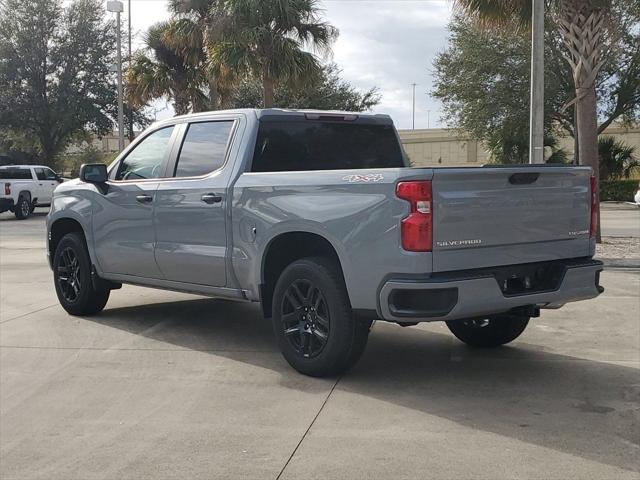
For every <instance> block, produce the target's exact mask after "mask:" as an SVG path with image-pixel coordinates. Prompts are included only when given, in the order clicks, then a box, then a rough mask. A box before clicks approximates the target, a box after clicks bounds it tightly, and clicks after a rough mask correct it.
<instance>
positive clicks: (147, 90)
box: [127, 22, 209, 115]
mask: <svg viewBox="0 0 640 480" xmlns="http://www.w3.org/2000/svg"><path fill="white" fill-rule="evenodd" d="M170 28H172V24H171V22H160V23H157V24H155V25H153V26H152V27H151V28H150V29H149V31H148V32H147V34H146V35H145V38H144V41H145V45H146V48H145V49H144V50H143V51H141V52H138V53H136V54H135V55H134V58H133V61H132V62H131V67H130V69H129V71H128V72H127V96H128V100H129V102H130V103H131V105H133V106H134V107H141V106H144V105H146V104H147V103H149V102H150V101H152V100H154V99H156V98H161V97H166V98H168V99H169V100H173V102H174V109H175V111H176V114H178V115H181V114H185V113H189V111H191V110H194V111H200V110H204V109H206V107H207V105H208V101H209V99H208V97H207V95H206V93H205V92H204V91H203V89H202V86H203V85H205V84H206V78H205V76H204V73H203V71H202V70H201V69H199V68H198V63H197V62H195V61H193V57H189V55H184V54H179V53H177V52H176V51H175V49H173V48H172V47H171V46H170V45H169V44H168V43H167V41H166V32H167V31H168V30H169V29H170ZM193 55H195V53H194V54H193Z"/></svg>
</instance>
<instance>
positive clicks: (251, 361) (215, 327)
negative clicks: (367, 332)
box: [0, 215, 640, 480]
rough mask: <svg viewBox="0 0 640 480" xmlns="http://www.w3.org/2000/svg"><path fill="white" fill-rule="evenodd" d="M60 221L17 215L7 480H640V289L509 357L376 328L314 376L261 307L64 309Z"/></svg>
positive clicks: (6, 402) (0, 354) (3, 405)
mask: <svg viewBox="0 0 640 480" xmlns="http://www.w3.org/2000/svg"><path fill="white" fill-rule="evenodd" d="M43 220H44V217H43V216H42V215H38V216H36V217H34V218H32V219H30V220H27V221H23V222H18V221H15V220H13V219H11V217H9V216H7V215H2V216H1V218H0V307H1V308H0V478H2V479H3V480H12V479H16V480H17V479H20V480H24V479H36V478H39V479H47V480H53V479H61V480H62V479H64V480H72V479H82V480H87V479H154V480H158V479H169V478H175V479H187V478H189V479H191V478H207V479H212V478H220V479H235V478H256V479H276V478H283V479H284V478H287V479H301V478H304V479H315V478H322V479H326V478H368V479H369V478H380V479H388V478H393V479H402V478H406V479H414V478H415V479H418V478H434V479H445V478H446V479H451V478H465V479H467V478H474V479H475V478H482V479H492V480H494V479H507V478H509V479H511V478H528V479H529V478H544V479H567V478H572V479H574V478H578V479H616V480H618V479H635V480H638V479H639V478H640V447H639V445H640V322H639V319H640V305H639V303H640V302H639V292H640V274H639V273H638V272H632V271H610V272H605V273H604V274H603V276H602V283H603V284H604V285H605V287H606V289H607V291H606V293H605V294H604V295H602V296H601V297H599V298H598V299H595V300H590V301H586V302H581V303H575V304H571V305H568V306H566V307H564V308H562V309H560V310H555V311H547V312H544V313H543V316H542V317H541V318H539V319H535V320H533V321H532V323H531V325H530V327H529V328H528V330H527V331H526V332H525V333H524V335H523V336H522V337H520V339H519V340H517V341H516V342H514V343H513V344H512V346H509V347H505V348H501V349H497V350H493V351H477V350H472V349H469V348H467V347H465V346H464V345H462V344H461V343H459V342H457V341H456V340H455V339H454V338H453V337H452V335H450V334H449V333H448V331H447V329H446V327H445V326H444V325H442V324H439V323H436V324H430V325H421V326H419V327H410V328H401V327H399V326H396V325H390V324H385V323H383V322H378V323H376V325H375V327H374V329H373V332H372V334H371V337H370V343H369V346H368V348H367V351H366V352H365V354H364V356H363V358H362V360H361V361H360V363H359V364H358V365H357V366H356V368H355V369H354V370H353V371H351V372H349V373H348V374H346V375H345V376H343V377H341V378H339V379H325V380H318V379H311V378H307V377H304V376H301V375H299V374H297V373H296V372H294V371H293V370H292V369H291V368H290V367H289V366H288V365H287V364H286V362H285V361H284V360H283V359H282V357H281V355H280V353H279V352H278V351H277V349H276V347H275V344H274V341H273V339H272V336H271V332H270V326H269V324H268V322H266V321H265V320H264V319H263V318H262V317H261V315H260V313H259V310H258V309H257V307H255V306H253V305H249V304H234V303H230V302H225V301H221V300H214V299H203V298H199V297H194V296H188V295H182V294H177V293H171V292H163V291H158V290H150V289H144V288H138V287H130V286H125V287H123V289H122V290H119V291H116V292H113V294H112V297H111V300H110V301H109V304H108V305H107V309H106V310H105V311H104V312H103V313H102V314H100V315H97V316H95V317H87V318H77V317H71V316H69V315H67V314H66V313H65V312H64V311H63V310H62V309H61V308H60V307H59V306H58V304H57V301H56V298H55V293H54V290H53V286H52V282H51V273H50V272H49V270H48V268H47V265H46V261H45V254H44V222H43Z"/></svg>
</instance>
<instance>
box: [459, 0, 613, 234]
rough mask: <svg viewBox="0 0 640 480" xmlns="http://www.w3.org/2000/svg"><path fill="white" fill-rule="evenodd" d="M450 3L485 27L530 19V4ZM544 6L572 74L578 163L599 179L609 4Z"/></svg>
mask: <svg viewBox="0 0 640 480" xmlns="http://www.w3.org/2000/svg"><path fill="white" fill-rule="evenodd" d="M453 1H454V2H455V4H456V5H457V6H458V8H460V9H462V10H463V11H464V12H466V13H467V14H469V15H472V16H474V17H476V18H478V19H479V20H480V21H481V22H482V23H484V24H485V25H496V24H503V23H509V22H516V23H517V24H520V25H526V24H527V23H528V22H529V21H530V19H531V6H532V0H453ZM546 3H547V4H548V6H549V7H550V9H551V12H552V13H553V15H554V16H555V20H556V21H557V23H558V26H559V27H558V28H559V30H560V33H561V35H562V38H563V43H564V46H565V48H566V50H567V53H566V55H565V58H566V59H567V61H568V62H569V65H570V66H571V69H572V73H573V82H574V87H575V97H574V99H573V100H572V101H571V102H569V103H568V104H567V106H568V105H571V104H575V113H576V114H575V123H576V125H575V127H576V128H575V130H576V132H577V146H578V152H579V159H580V163H582V164H584V165H589V166H590V167H591V168H592V169H593V172H594V175H595V176H596V178H599V164H598V112H597V98H596V77H597V76H598V72H599V71H600V68H601V67H602V64H603V61H602V50H603V45H604V35H605V33H606V32H605V30H606V29H605V18H606V16H607V13H608V12H609V10H610V9H611V8H612V7H611V0H608V1H607V0H546ZM598 225H600V222H599V221H598ZM599 238H600V232H598V239H599Z"/></svg>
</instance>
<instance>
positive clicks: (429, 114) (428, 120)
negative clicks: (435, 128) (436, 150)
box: [427, 110, 431, 128]
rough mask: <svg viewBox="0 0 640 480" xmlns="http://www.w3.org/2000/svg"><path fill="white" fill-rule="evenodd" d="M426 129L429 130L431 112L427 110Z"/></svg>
mask: <svg viewBox="0 0 640 480" xmlns="http://www.w3.org/2000/svg"><path fill="white" fill-rule="evenodd" d="M427 128H431V110H427Z"/></svg>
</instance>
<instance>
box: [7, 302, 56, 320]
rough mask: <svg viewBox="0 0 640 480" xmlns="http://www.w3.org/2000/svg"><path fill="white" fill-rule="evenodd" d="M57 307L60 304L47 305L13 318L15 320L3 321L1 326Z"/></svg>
mask: <svg viewBox="0 0 640 480" xmlns="http://www.w3.org/2000/svg"><path fill="white" fill-rule="evenodd" d="M56 305H58V304H57V303H52V304H51V305H47V306H46V307H42V308H39V309H37V310H34V311H32V312H29V313H24V314H22V315H18V316H17V317H13V318H8V319H7V320H2V321H1V322H0V325H1V324H4V323H8V322H10V321H12V320H18V319H19V318H22V317H26V316H28V315H31V314H32V313H38V312H41V311H43V310H46V309H47V308H51V307H55V306H56Z"/></svg>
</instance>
